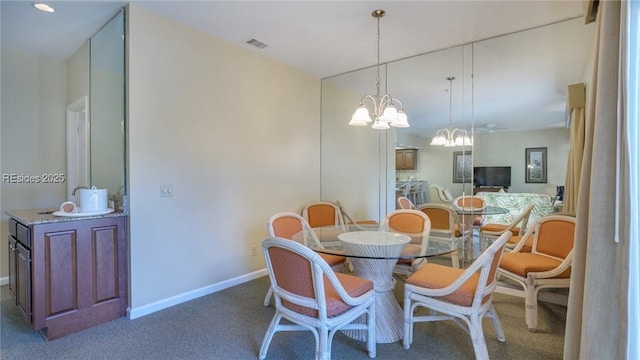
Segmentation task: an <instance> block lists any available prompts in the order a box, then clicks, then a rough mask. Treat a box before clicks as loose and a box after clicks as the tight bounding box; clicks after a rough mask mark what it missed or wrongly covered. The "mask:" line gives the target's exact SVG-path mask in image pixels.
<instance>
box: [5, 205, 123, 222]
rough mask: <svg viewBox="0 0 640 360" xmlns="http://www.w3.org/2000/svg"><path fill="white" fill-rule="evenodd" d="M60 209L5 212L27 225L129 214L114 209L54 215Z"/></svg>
mask: <svg viewBox="0 0 640 360" xmlns="http://www.w3.org/2000/svg"><path fill="white" fill-rule="evenodd" d="M58 210H59V209H29V210H10V211H5V212H4V213H5V214H7V215H9V216H10V217H12V218H14V219H16V220H18V221H19V222H21V223H22V224H24V225H27V226H30V225H37V224H47V223H56V222H65V221H78V220H86V219H97V218H107V217H118V216H127V215H129V214H128V213H126V212H123V211H122V210H118V211H114V212H112V213H109V214H104V215H88V216H73V217H67V216H56V215H53V213H54V212H55V211H58Z"/></svg>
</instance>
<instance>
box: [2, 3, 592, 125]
mask: <svg viewBox="0 0 640 360" xmlns="http://www.w3.org/2000/svg"><path fill="white" fill-rule="evenodd" d="M31 3H32V1H6V0H2V1H1V3H0V4H1V8H0V11H1V41H2V46H3V47H9V48H12V47H14V48H20V49H23V50H25V51H28V52H33V53H40V54H44V55H47V56H52V57H56V58H60V59H66V58H68V57H69V56H70V55H72V54H73V53H74V52H75V51H76V50H77V49H78V48H79V47H80V46H81V45H82V44H83V43H84V42H85V41H86V40H87V39H88V38H89V37H90V36H91V35H93V34H94V33H95V32H96V31H97V30H99V29H100V27H101V26H102V25H103V24H105V23H106V22H107V21H108V20H109V19H110V18H111V17H112V16H113V15H115V14H116V13H117V12H118V10H119V9H120V8H121V7H122V6H124V5H126V4H127V2H124V1H46V3H48V4H50V5H52V6H53V7H54V8H55V9H56V12H55V13H53V14H46V13H42V12H39V11H37V10H35V9H34V8H33V7H32V6H31ZM131 3H134V4H136V5H137V6H140V7H144V8H147V9H149V10H151V11H154V12H157V13H159V14H161V15H163V16H166V17H169V18H172V19H175V20H176V21H179V22H181V23H184V24H186V25H187V26H190V27H193V28H195V29H198V30H201V31H203V32H206V33H208V34H211V35H213V36H215V37H217V38H220V39H223V40H226V41H228V42H230V43H232V44H237V45H238V46H240V47H244V48H246V49H249V50H250V51H254V52H256V53H259V54H261V55H263V56H266V57H269V58H272V59H274V60H276V61H278V62H281V63H284V64H287V65H289V66H291V67H293V68H296V69H299V70H301V71H304V72H307V73H309V74H312V75H315V76H317V77H319V78H325V77H329V76H333V75H336V74H342V73H346V72H349V71H353V70H356V69H363V68H366V67H370V66H372V65H375V64H376V20H375V19H374V18H373V17H371V15H370V14H371V12H372V11H373V10H375V9H377V8H381V9H384V10H385V11H386V12H387V15H386V16H385V17H383V18H382V19H381V47H380V57H381V61H382V62H387V61H392V60H397V59H403V58H407V57H411V56H414V55H416V54H423V53H429V52H432V51H435V50H440V49H445V48H449V47H452V46H456V45H461V44H468V43H472V42H475V41H478V40H483V39H488V38H493V37H495V36H498V35H502V34H507V33H513V32H518V31H521V30H525V29H530V28H535V27H538V26H541V25H545V24H550V23H554V22H558V21H561V20H566V19H571V18H576V17H578V16H580V15H582V2H581V1H580V0H570V1H557V0H556V1H539V0H536V1H524V0H508V1H480V0H472V1H213V0H212V1H131ZM251 38H255V39H257V40H260V41H262V42H264V43H266V44H268V45H269V46H268V47H267V48H265V49H262V50H259V49H257V48H254V47H252V46H250V45H247V44H245V41H246V40H248V39H251ZM551 50H553V49H551ZM523 55H525V56H526V53H525V54H519V56H523ZM518 61H519V60H518ZM514 65H515V68H517V62H512V63H511V65H510V66H509V67H510V68H514ZM500 66H505V64H501V65H500ZM449 75H450V74H446V73H443V74H438V75H437V76H438V78H442V82H441V83H437V84H435V82H438V81H434V86H435V87H436V88H437V89H438V91H440V93H442V90H443V89H444V88H447V87H448V82H447V81H446V80H445V78H446V77H447V76H449ZM535 77H536V76H535V75H533V76H532V78H535ZM556 81H557V79H556ZM372 82H373V80H372ZM374 85H375V84H374V83H372V84H371V85H370V86H372V87H374ZM560 85H561V86H562V87H566V84H560ZM521 88H522V89H523V90H524V89H526V87H524V86H521ZM373 90H375V89H373ZM503 91H509V89H504V87H503ZM427 93H428V91H425V94H427ZM396 96H398V97H400V96H399V95H396ZM407 96H410V95H407ZM413 96H414V97H415V94H413ZM443 99H444V100H443V101H444V103H445V104H444V106H445V108H446V109H447V111H448V95H447V94H445V96H444V97H443ZM438 103H442V101H440V100H438ZM552 105H553V106H558V105H557V104H545V106H552ZM405 107H407V110H408V113H409V114H410V116H411V113H410V110H409V104H405ZM416 107H419V106H418V105H416ZM538 107H540V106H539V105H538ZM425 112H426V110H424V111H422V110H420V111H417V113H415V116H426V115H424V114H422V113H425ZM562 112H564V109H562ZM437 113H438V114H439V115H438V118H442V114H441V111H437ZM431 114H432V115H433V114H434V111H431ZM444 117H445V119H444V121H445V122H446V120H447V119H446V118H447V117H448V115H446V114H445V115H444ZM439 121H440V120H439ZM410 122H411V118H410ZM491 122H492V123H494V121H491ZM423 130H424V131H427V129H426V128H425V129H423Z"/></svg>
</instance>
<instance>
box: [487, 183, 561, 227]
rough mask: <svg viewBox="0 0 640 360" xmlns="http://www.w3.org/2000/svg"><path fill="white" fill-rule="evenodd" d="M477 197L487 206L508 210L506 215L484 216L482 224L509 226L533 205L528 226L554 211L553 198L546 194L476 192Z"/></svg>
mask: <svg viewBox="0 0 640 360" xmlns="http://www.w3.org/2000/svg"><path fill="white" fill-rule="evenodd" d="M475 196H478V197H480V198H482V199H484V201H485V202H486V204H487V206H497V207H502V208H506V209H509V212H508V213H506V214H500V215H486V216H485V217H484V221H483V223H485V224H487V223H494V224H509V223H511V221H513V219H514V218H515V217H516V216H518V215H519V214H520V213H521V212H522V211H524V209H525V208H526V207H527V205H529V204H534V205H535V206H534V207H533V210H532V211H531V215H530V216H529V224H533V223H534V222H535V221H536V220H538V219H539V218H541V217H544V216H547V215H550V214H551V213H553V212H554V211H555V206H554V204H553V202H554V198H553V197H552V196H550V195H546V194H534V193H509V192H504V191H499V192H478V193H477V194H476V195H475Z"/></svg>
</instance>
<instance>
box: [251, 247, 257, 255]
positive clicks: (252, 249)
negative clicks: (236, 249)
mask: <svg viewBox="0 0 640 360" xmlns="http://www.w3.org/2000/svg"><path fill="white" fill-rule="evenodd" d="M251 256H258V248H257V247H255V246H252V247H251Z"/></svg>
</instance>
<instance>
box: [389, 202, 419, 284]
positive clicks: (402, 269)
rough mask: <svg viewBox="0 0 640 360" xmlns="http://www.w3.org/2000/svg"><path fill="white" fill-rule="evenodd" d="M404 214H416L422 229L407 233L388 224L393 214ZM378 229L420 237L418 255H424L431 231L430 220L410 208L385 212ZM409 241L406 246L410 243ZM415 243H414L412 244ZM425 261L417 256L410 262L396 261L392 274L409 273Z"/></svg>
mask: <svg viewBox="0 0 640 360" xmlns="http://www.w3.org/2000/svg"><path fill="white" fill-rule="evenodd" d="M404 214H412V215H414V216H418V217H420V218H421V219H422V231H421V232H420V233H408V232H405V231H401V230H398V229H394V228H393V227H391V226H390V225H389V222H390V220H391V218H393V217H394V216H403V215H404ZM379 230H380V231H389V232H396V233H400V234H404V235H407V236H409V237H411V238H412V239H413V238H420V239H421V241H420V253H419V255H426V253H427V248H428V247H429V233H430V232H431V220H430V219H429V217H428V216H427V215H425V213H423V212H422V211H419V210H411V209H399V210H395V211H392V212H390V213H389V214H387V215H386V216H385V217H384V219H382V223H381V224H380V228H379ZM412 243H413V242H411V243H409V244H408V245H407V246H409V245H410V244H412ZM414 245H415V244H414ZM426 263H427V259H426V258H417V259H415V260H414V261H412V262H411V264H404V263H398V264H396V266H395V267H394V269H393V273H394V274H399V275H411V274H412V273H413V272H414V271H416V270H418V269H419V268H420V267H421V266H423V265H424V264H426Z"/></svg>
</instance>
